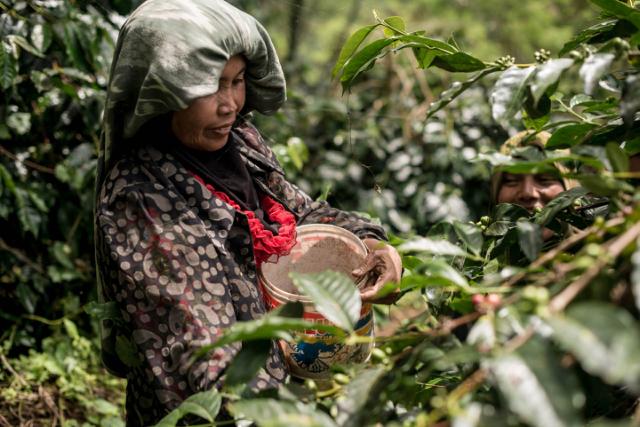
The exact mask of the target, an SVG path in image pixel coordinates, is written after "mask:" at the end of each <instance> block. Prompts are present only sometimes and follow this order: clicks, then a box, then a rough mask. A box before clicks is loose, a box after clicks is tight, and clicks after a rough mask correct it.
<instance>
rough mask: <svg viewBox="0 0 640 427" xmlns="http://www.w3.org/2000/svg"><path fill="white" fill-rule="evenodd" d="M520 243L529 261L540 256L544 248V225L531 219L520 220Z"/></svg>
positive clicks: (518, 228) (518, 227)
mask: <svg viewBox="0 0 640 427" xmlns="http://www.w3.org/2000/svg"><path fill="white" fill-rule="evenodd" d="M516 224H517V225H516V229H517V230H518V244H519V245H520V249H522V252H523V253H524V254H525V256H526V257H527V259H528V260H529V261H533V260H535V259H536V258H538V254H539V253H540V250H541V249H542V227H540V225H538V224H534V223H531V222H529V221H518V222H517V223H516Z"/></svg>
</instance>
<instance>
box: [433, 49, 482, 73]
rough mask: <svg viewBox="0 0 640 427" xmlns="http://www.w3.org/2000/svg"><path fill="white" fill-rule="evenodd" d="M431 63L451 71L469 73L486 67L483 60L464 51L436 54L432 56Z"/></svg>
mask: <svg viewBox="0 0 640 427" xmlns="http://www.w3.org/2000/svg"><path fill="white" fill-rule="evenodd" d="M432 65H433V66H434V67H438V68H442V69H443V70H446V71H450V72H453V73H470V72H473V71H480V70H484V69H485V68H487V65H486V64H485V63H484V62H482V61H481V60H479V59H478V58H475V57H473V56H471V55H469V54H468V53H464V52H456V53H454V54H451V55H438V56H436V57H435V58H434V60H433V62H432Z"/></svg>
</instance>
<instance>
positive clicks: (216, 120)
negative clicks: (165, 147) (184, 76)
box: [171, 55, 246, 151]
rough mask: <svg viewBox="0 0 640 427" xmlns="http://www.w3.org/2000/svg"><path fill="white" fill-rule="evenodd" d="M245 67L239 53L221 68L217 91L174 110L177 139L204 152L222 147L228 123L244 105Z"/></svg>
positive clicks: (173, 128)
mask: <svg viewBox="0 0 640 427" xmlns="http://www.w3.org/2000/svg"><path fill="white" fill-rule="evenodd" d="M245 67H246V62H245V60H244V58H243V57H242V56H240V55H236V56H233V57H231V58H230V59H229V61H228V62H227V64H226V65H225V67H224V69H223V70H222V75H221V76H220V82H219V87H218V91H217V92H216V93H214V94H213V95H209V96H204V97H202V98H198V99H196V100H195V101H193V102H192V103H191V104H190V105H189V106H188V107H187V108H186V109H184V110H181V111H176V112H175V113H173V117H172V119H171V129H172V130H173V133H174V134H175V136H176V137H177V138H178V139H179V140H180V142H182V143H183V144H184V145H186V146H187V147H189V148H193V149H196V150H205V151H216V150H219V149H221V148H222V147H224V146H225V144H226V143H227V141H228V140H229V133H230V132H231V125H232V124H233V122H235V120H236V117H237V115H238V114H239V113H240V110H242V107H243V106H244V102H245V91H246V88H245V81H244V71H245Z"/></svg>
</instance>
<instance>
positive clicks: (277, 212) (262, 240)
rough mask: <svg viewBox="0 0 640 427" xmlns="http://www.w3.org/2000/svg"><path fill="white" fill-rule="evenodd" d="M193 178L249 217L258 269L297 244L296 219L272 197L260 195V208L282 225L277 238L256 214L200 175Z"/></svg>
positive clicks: (273, 220)
mask: <svg viewBox="0 0 640 427" xmlns="http://www.w3.org/2000/svg"><path fill="white" fill-rule="evenodd" d="M193 176H194V177H195V178H196V179H197V180H198V181H199V182H200V183H201V184H202V185H204V186H205V187H206V188H207V189H208V190H209V191H211V193H212V194H213V195H214V196H215V197H217V198H219V199H220V200H222V201H223V202H225V203H228V204H229V205H231V207H232V208H233V209H235V210H236V211H238V212H242V213H243V214H245V215H246V216H247V219H248V220H249V231H250V233H251V238H252V241H253V256H254V258H255V261H256V266H257V267H260V265H261V264H262V263H263V262H265V261H267V260H268V259H269V258H271V256H272V255H275V256H276V259H277V257H278V256H282V255H287V254H288V253H289V251H290V250H291V248H293V246H294V245H295V244H296V218H295V217H294V216H293V214H292V213H291V212H289V211H287V210H286V209H285V208H284V206H282V205H281V204H280V203H278V202H276V201H275V200H273V199H272V198H271V197H269V196H267V195H260V196H259V197H260V206H261V207H262V209H263V210H264V212H265V214H266V217H267V218H268V219H269V221H271V222H273V223H276V224H279V225H280V227H279V228H278V234H277V235H276V236H274V235H273V232H271V230H268V229H266V228H265V227H264V224H263V223H262V221H260V219H259V218H256V214H255V212H253V211H250V210H243V209H242V208H241V207H240V206H239V205H238V204H237V203H236V202H234V201H233V200H231V198H230V197H229V196H227V195H226V194H225V193H223V192H222V191H218V190H216V189H215V188H213V186H212V185H211V184H207V183H206V182H204V180H203V179H202V178H200V177H199V176H198V175H196V174H193Z"/></svg>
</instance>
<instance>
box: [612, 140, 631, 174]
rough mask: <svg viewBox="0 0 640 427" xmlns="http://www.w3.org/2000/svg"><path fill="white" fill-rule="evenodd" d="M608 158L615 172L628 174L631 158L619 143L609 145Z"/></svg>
mask: <svg viewBox="0 0 640 427" xmlns="http://www.w3.org/2000/svg"><path fill="white" fill-rule="evenodd" d="M606 151H607V158H608V159H609V162H610V163H611V167H612V168H613V171H614V172H627V171H628V170H629V156H628V155H627V153H626V152H625V151H624V150H623V149H622V148H621V147H620V144H618V143H617V142H610V143H608V144H607V148H606Z"/></svg>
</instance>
